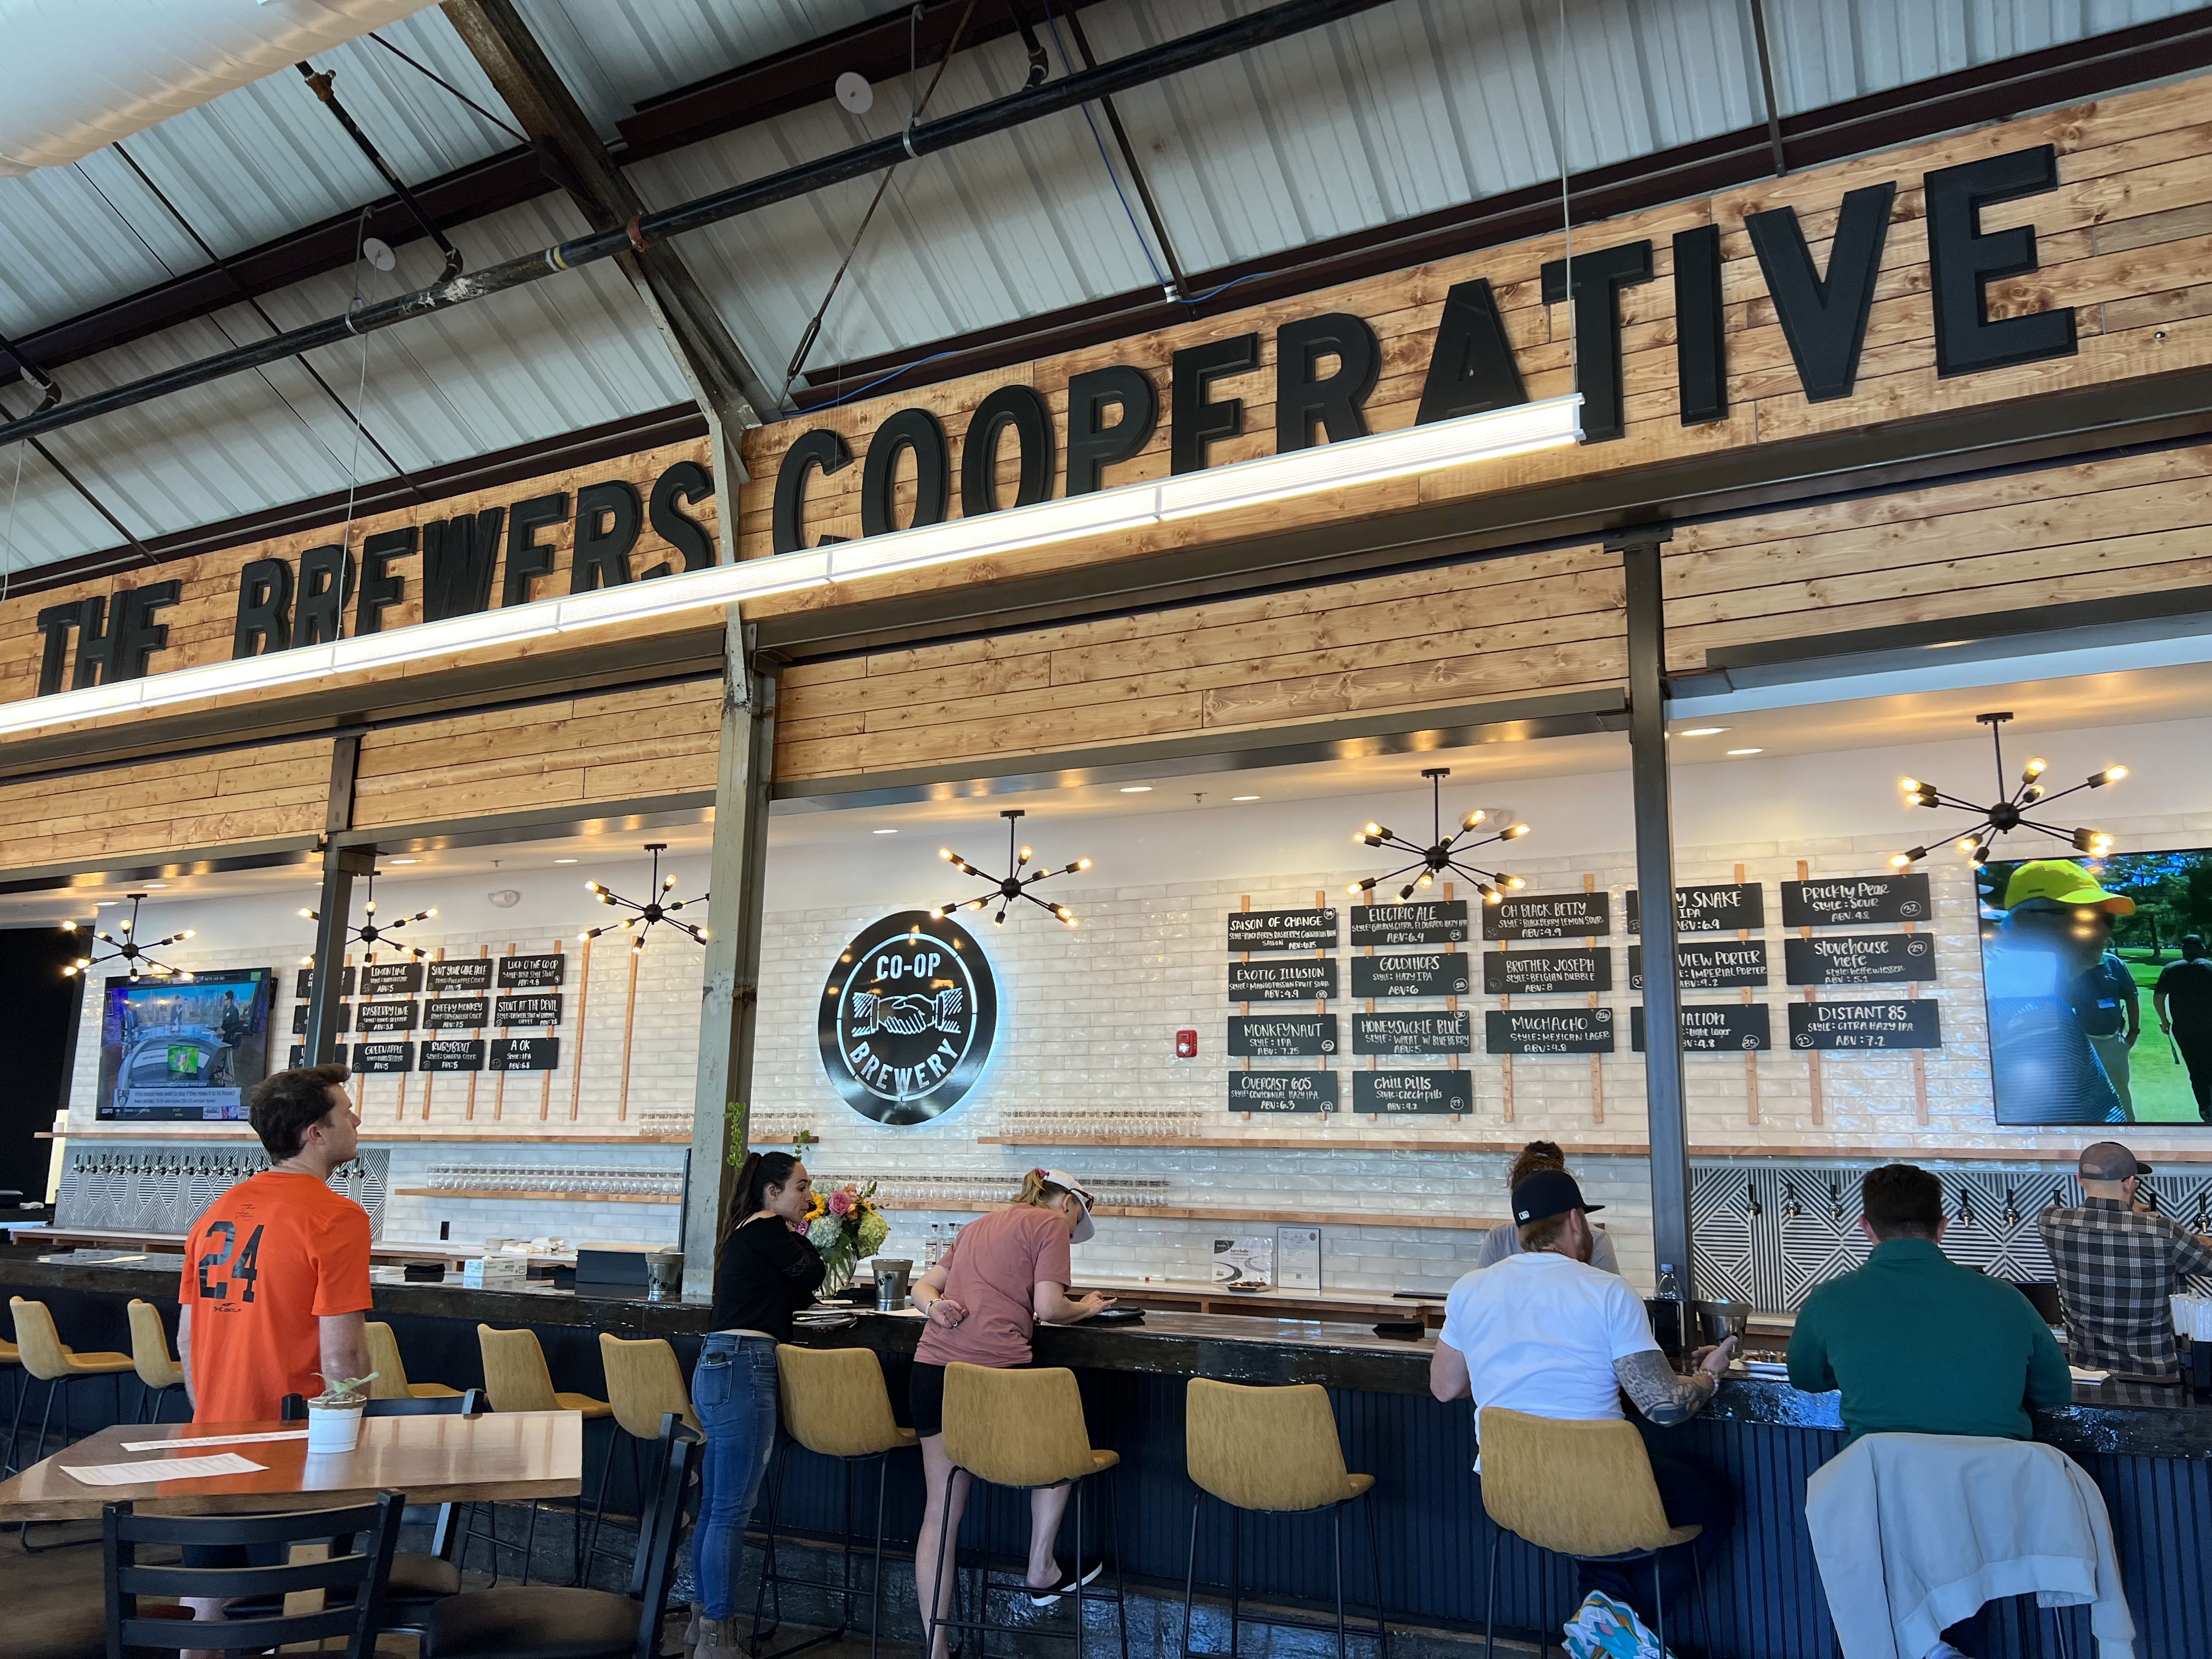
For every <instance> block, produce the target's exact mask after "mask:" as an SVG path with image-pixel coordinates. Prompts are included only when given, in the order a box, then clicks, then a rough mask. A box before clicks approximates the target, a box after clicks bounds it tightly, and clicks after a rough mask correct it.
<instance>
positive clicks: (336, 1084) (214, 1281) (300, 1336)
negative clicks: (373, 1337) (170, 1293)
mask: <svg viewBox="0 0 2212 1659" xmlns="http://www.w3.org/2000/svg"><path fill="white" fill-rule="evenodd" d="M348 1076H349V1073H348V1072H347V1070H346V1068H345V1067H344V1066H305V1067H302V1068H301V1069H298V1070H295V1071H289V1072H279V1073H276V1076H274V1077H272V1078H270V1079H267V1080H266V1081H264V1082H263V1083H262V1084H260V1085H258V1087H256V1088H255V1089H254V1091H253V1093H252V1097H251V1098H250V1099H249V1100H248V1102H247V1115H248V1116H249V1117H250V1118H251V1119H252V1123H253V1132H254V1133H256V1134H258V1135H259V1136H260V1137H261V1144H262V1146H264V1148H265V1149H267V1151H268V1153H269V1158H270V1165H271V1167H270V1168H269V1169H267V1170H263V1171H262V1172H261V1173H260V1174H259V1175H258V1176H253V1177H252V1178H251V1179H249V1180H246V1181H241V1182H239V1183H238V1185H237V1186H235V1187H233V1188H231V1189H230V1190H229V1191H228V1192H227V1193H225V1194H223V1195H222V1197H221V1198H218V1199H217V1200H216V1201H215V1202H214V1203H213V1204H210V1206H208V1208H207V1212H206V1213H205V1214H204V1215H203V1216H201V1217H200V1218H199V1219H198V1220H197V1222H195V1223H193V1224H192V1230H191V1234H190V1236H189V1237H188V1239H187V1242H186V1244H185V1272H184V1278H183V1280H182V1282H181V1283H180V1284H179V1286H178V1290H177V1304H178V1309H177V1349H178V1352H179V1357H180V1358H182V1360H183V1363H184V1370H185V1391H186V1393H187V1394H189V1395H191V1402H192V1421H194V1422H195V1423H251V1422H266V1421H269V1420H270V1419H274V1418H276V1416H277V1415H278V1414H279V1411H280V1408H281V1402H282V1401H283V1397H284V1396H285V1395H288V1394H303V1395H316V1394H319V1393H320V1392H322V1388H321V1384H320V1383H319V1382H318V1381H317V1374H318V1373H320V1375H321V1376H323V1377H326V1378H328V1379H330V1380H331V1381H337V1380H338V1379H340V1378H343V1377H349V1376H366V1375H367V1374H368V1326H367V1322H366V1320H365V1319H364V1317H363V1316H364V1315H365V1314H366V1313H367V1311H368V1306H369V1287H368V1252H369V1228H368V1212H367V1211H366V1210H364V1209H362V1207H361V1206H360V1205H358V1204H356V1203H355V1202H354V1201H353V1200H351V1199H349V1198H341V1197H339V1196H338V1195H337V1194H336V1193H334V1192H332V1191H331V1189H330V1185H329V1182H330V1178H331V1171H332V1170H335V1169H337V1167H338V1165H340V1164H343V1163H345V1162H346V1161H347V1160H348V1159H349V1158H352V1157H353V1155H354V1152H355V1151H356V1148H357V1147H358V1146H359V1144H360V1134H359V1131H360V1128H361V1120H360V1119H359V1118H358V1117H356V1115H354V1109H353V1102H352V1101H351V1100H349V1098H348V1097H347V1096H346V1091H345V1087H344V1085H345V1081H346V1079H347V1077H348Z"/></svg>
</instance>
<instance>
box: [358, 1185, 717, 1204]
mask: <svg viewBox="0 0 2212 1659" xmlns="http://www.w3.org/2000/svg"><path fill="white" fill-rule="evenodd" d="M392 1197H394V1198H518V1199H525V1200H535V1201H537V1202H539V1203H550V1204H681V1203H682V1202H683V1201H684V1198H683V1195H682V1194H677V1195H675V1196H674V1197H669V1196H666V1195H664V1194H659V1193H556V1192H550V1191H549V1192H537V1191H528V1190H525V1191H516V1190H513V1189H509V1188H501V1187H395V1188H392Z"/></svg>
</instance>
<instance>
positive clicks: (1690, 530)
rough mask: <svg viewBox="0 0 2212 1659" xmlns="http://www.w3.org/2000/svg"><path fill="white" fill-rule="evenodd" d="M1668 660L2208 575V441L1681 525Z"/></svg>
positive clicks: (1671, 560)
mask: <svg viewBox="0 0 2212 1659" xmlns="http://www.w3.org/2000/svg"><path fill="white" fill-rule="evenodd" d="M1661 569H1662V574H1663V580H1664V582H1665V589H1666V594H1667V629H1668V635H1667V658H1668V667H1669V668H1670V669H1672V670H1673V671H1676V672H1686V671H1692V670H1695V669H1699V668H1702V667H1703V666H1704V665H1705V653H1706V652H1707V651H1708V650H1709V649H1711V648H1712V647H1717V646H1729V645H1743V644H1749V643H1753V642H1757V641H1771V640H1781V639H1793V638H1799V637H1802V636H1805V635H1819V634H1828V633H1843V632H1847V631H1849V630H1850V629H1862V628H1881V627H1889V626H1893V625H1896V624H1899V623H1915V622H1929V621H1936V620H1938V619H1942V618H1947V617H1970V616H1974V615H1977V614H1979V613H1982V612H1985V611H2021V610H2032V609H2033V608H2034V607H2036V606H2038V605H2051V604H2057V603H2059V602H2061V601H2073V600H2080V599H2112V598H2118V597H2120V596H2123V595H2131V594H2141V593H2154V592H2163V591H2166V590H2168V589H2175V588H2185V587H2193V586H2201V585H2203V584H2205V583H2208V582H2212V445H2196V446H2191V447H2185V448H2179V449H2166V450H2158V451H2153V452H2150V453H2144V454H2137V455H2125V456H2119V457H2116V458H2114V459H2109V460H2100V461H2090V462H2082V463H2078V464H2075V465H2068V466H2057V467H2048V468H2043V469H2039V470H2037V471H2027V472H2012V473H2007V474H2004V475H2002V476H2000V477H1990V478H1983V479H1978V480H1973V481H1970V482H1966V483H1955V484H1943V485H1936V486H1930V487H1928V488H1924V489H1905V490H1899V491H1897V492H1895V493H1893V494H1890V495H1869V496H1863V497H1860V498H1857V499H1853V500H1846V501H1835V502H1832V503H1829V504H1827V505H1825V506H1820V507H1793V508H1790V509H1788V510H1784V511H1778V512H1771V513H1755V514H1753V515H1750V516H1747V517H1745V518H1741V519H1731V520H1726V521H1724V522H1722V523H1718V524H1709V525H1693V526H1684V527H1683V528H1681V529H1679V530H1677V531H1676V532H1674V540H1673V542H1672V543H1671V544H1668V547H1667V548H1666V549H1665V556H1664V559H1663V560H1662V565H1661Z"/></svg>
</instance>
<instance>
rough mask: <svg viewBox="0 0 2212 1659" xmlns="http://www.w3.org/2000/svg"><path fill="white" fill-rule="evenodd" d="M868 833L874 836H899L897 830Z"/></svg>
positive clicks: (879, 830)
mask: <svg viewBox="0 0 2212 1659" xmlns="http://www.w3.org/2000/svg"><path fill="white" fill-rule="evenodd" d="M868 833H869V834H870V835H872V836H896V834H898V831H897V830H896V829H871V830H870V831H869V832H868Z"/></svg>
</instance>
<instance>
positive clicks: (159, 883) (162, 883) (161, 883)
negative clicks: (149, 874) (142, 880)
mask: <svg viewBox="0 0 2212 1659" xmlns="http://www.w3.org/2000/svg"><path fill="white" fill-rule="evenodd" d="M147 885H148V886H149V887H167V885H168V883H167V882H166V881H149V882H148V883H147Z"/></svg>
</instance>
